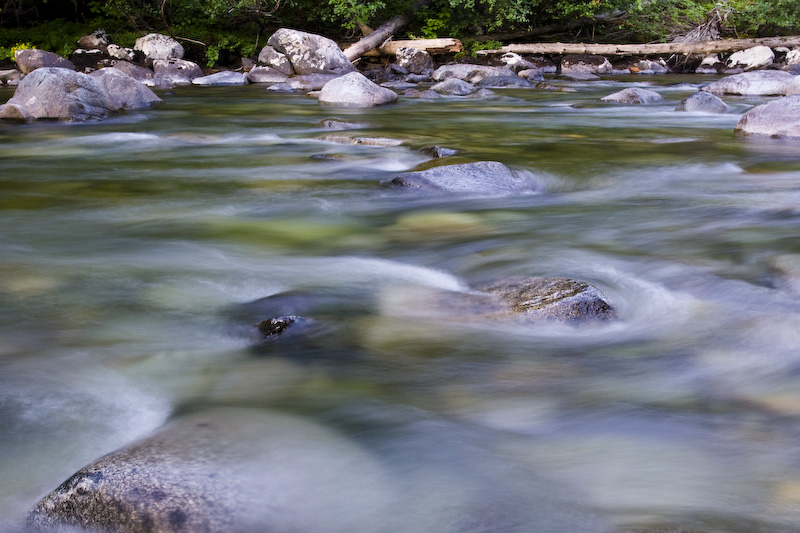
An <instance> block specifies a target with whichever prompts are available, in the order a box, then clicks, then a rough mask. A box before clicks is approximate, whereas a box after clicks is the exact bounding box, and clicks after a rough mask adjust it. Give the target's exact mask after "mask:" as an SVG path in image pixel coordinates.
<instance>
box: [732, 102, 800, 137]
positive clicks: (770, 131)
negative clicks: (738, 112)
mask: <svg viewBox="0 0 800 533" xmlns="http://www.w3.org/2000/svg"><path fill="white" fill-rule="evenodd" d="M736 131H737V132H739V133H743V134H745V135H767V136H770V137H791V138H800V95H791V96H784V97H783V98H778V99H777V100H773V101H772V102H767V103H766V104H761V105H759V106H756V107H754V108H753V109H751V110H750V111H748V112H747V113H745V114H744V115H742V117H741V118H740V119H739V122H738V123H737V124H736Z"/></svg>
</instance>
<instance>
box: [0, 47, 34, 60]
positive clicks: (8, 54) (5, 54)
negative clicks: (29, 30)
mask: <svg viewBox="0 0 800 533" xmlns="http://www.w3.org/2000/svg"><path fill="white" fill-rule="evenodd" d="M31 48H36V47H35V46H33V45H32V44H31V43H17V44H15V45H14V46H11V47H8V48H6V47H3V46H0V60H11V61H14V57H16V53H17V52H19V51H20V50H30V49H31Z"/></svg>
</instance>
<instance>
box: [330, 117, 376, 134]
mask: <svg viewBox="0 0 800 533" xmlns="http://www.w3.org/2000/svg"><path fill="white" fill-rule="evenodd" d="M318 125H319V127H320V128H325V129H326V130H338V131H341V130H358V129H362V128H368V127H369V124H367V123H366V122H348V121H346V120H339V119H338V118H326V119H325V120H323V121H321V122H320V123H319V124H318Z"/></svg>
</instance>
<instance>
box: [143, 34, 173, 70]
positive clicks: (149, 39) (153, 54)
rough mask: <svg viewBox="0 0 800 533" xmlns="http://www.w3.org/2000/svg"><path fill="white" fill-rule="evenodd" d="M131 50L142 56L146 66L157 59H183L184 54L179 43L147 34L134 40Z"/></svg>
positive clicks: (164, 37)
mask: <svg viewBox="0 0 800 533" xmlns="http://www.w3.org/2000/svg"><path fill="white" fill-rule="evenodd" d="M133 49H134V50H138V51H140V52H141V53H142V54H143V55H144V57H145V59H147V60H148V65H149V64H150V62H153V61H155V60H157V59H164V60H168V59H183V55H184V53H185V50H184V49H183V45H181V43H179V42H178V41H176V40H175V39H173V38H172V37H168V36H166V35H162V34H160V33H149V34H147V35H145V36H144V37H139V38H138V39H136V43H135V44H134V45H133Z"/></svg>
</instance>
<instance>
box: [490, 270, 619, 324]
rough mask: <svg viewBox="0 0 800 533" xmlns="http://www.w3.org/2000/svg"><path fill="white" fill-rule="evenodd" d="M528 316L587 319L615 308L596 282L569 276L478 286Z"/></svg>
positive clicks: (608, 316)
mask: <svg viewBox="0 0 800 533" xmlns="http://www.w3.org/2000/svg"><path fill="white" fill-rule="evenodd" d="M478 290H480V291H483V292H486V293H489V294H492V295H495V296H497V297H499V298H500V300H502V302H503V303H504V304H505V305H507V306H508V307H509V308H510V310H511V312H512V313H514V314H520V315H523V316H525V317H526V318H534V319H542V320H557V321H567V322H574V321H585V320H608V319H611V318H614V316H615V313H614V309H613V308H612V307H611V305H610V304H609V303H608V301H607V300H606V299H605V297H604V296H603V294H602V293H601V292H600V291H599V290H598V289H597V288H596V287H594V286H593V285H590V284H588V283H586V282H584V281H577V280H573V279H568V278H509V279H504V280H500V281H497V282H493V283H489V284H486V285H483V286H481V287H478Z"/></svg>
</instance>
